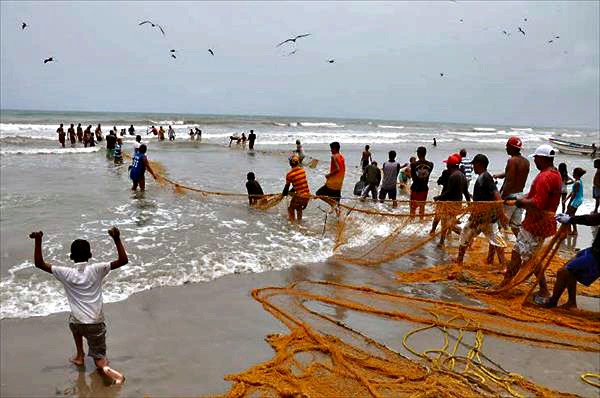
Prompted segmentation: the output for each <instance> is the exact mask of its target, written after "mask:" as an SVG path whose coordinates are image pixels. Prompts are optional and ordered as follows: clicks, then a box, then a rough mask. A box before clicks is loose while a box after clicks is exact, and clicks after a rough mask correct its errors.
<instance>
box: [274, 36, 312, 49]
mask: <svg viewBox="0 0 600 398" xmlns="http://www.w3.org/2000/svg"><path fill="white" fill-rule="evenodd" d="M307 36H310V33H306V34H303V35H298V36H296V37H294V38H292V39H287V40H284V41H282V42H281V43H279V44H278V45H277V46H275V47H279V46H281V45H282V44H285V43H289V42H294V43H296V40H298V39H301V38H303V37H307Z"/></svg>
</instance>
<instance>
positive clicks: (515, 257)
mask: <svg viewBox="0 0 600 398" xmlns="http://www.w3.org/2000/svg"><path fill="white" fill-rule="evenodd" d="M554 154H555V151H554V148H552V146H550V145H548V144H543V145H540V146H539V147H538V148H537V149H536V150H535V153H534V154H533V155H532V156H533V160H534V162H535V166H536V167H537V169H538V170H539V171H540V173H539V174H538V175H537V176H536V177H535V179H534V180H533V183H532V184H531V189H530V190H529V193H528V194H527V195H526V196H524V197H518V198H517V200H516V202H515V205H516V206H517V207H518V208H523V209H525V210H526V214H525V220H524V221H523V225H522V226H521V229H520V231H519V234H518V236H517V241H516V243H515V245H514V247H513V251H512V255H511V259H510V263H509V265H508V268H507V270H506V273H505V274H504V279H503V280H502V282H501V283H500V287H502V286H505V285H506V284H508V283H509V282H510V280H511V279H512V278H513V277H514V276H515V275H516V274H517V273H518V272H519V269H520V268H521V265H522V264H523V263H526V262H528V261H529V260H531V259H532V258H533V257H534V256H535V255H536V254H537V253H538V252H539V249H540V248H541V247H542V245H543V243H544V240H545V239H546V238H547V237H550V236H552V235H554V234H555V233H556V221H555V220H554V214H555V213H556V209H557V208H558V205H559V203H560V195H561V192H562V178H561V177H560V173H559V172H558V170H557V169H556V167H554ZM539 284H540V290H539V292H538V294H536V296H535V300H536V302H543V298H544V297H548V296H550V292H549V291H548V286H547V284H546V278H545V277H544V275H541V276H540V280H539Z"/></svg>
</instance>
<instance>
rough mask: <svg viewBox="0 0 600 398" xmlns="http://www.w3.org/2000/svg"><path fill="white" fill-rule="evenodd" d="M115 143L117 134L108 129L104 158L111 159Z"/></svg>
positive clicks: (113, 154)
mask: <svg viewBox="0 0 600 398" xmlns="http://www.w3.org/2000/svg"><path fill="white" fill-rule="evenodd" d="M116 144H117V136H116V135H115V132H114V131H112V130H110V133H109V134H108V135H107V136H106V158H107V159H112V158H113V157H114V156H115V145H116Z"/></svg>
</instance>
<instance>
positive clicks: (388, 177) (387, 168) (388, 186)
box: [365, 151, 406, 207]
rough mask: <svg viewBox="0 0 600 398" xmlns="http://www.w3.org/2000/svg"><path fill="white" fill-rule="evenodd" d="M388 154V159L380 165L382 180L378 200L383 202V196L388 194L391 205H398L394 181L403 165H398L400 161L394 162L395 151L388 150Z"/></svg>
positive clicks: (396, 179)
mask: <svg viewBox="0 0 600 398" xmlns="http://www.w3.org/2000/svg"><path fill="white" fill-rule="evenodd" d="M388 155H389V159H388V161H387V162H384V163H383V167H382V169H383V181H382V182H381V189H380V190H379V201H380V202H381V203H383V202H384V201H385V197H386V196H388V197H389V198H390V199H391V200H392V207H398V202H397V201H396V195H397V194H398V188H397V187H396V182H397V181H398V174H399V173H400V169H401V168H402V167H404V166H400V163H398V162H396V151H390V152H389V154H388ZM405 166H406V165H405ZM365 169H366V168H365Z"/></svg>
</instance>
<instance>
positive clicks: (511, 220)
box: [503, 205, 523, 228]
mask: <svg viewBox="0 0 600 398" xmlns="http://www.w3.org/2000/svg"><path fill="white" fill-rule="evenodd" d="M503 207H504V214H506V218H507V219H508V224H509V225H510V227H511V228H521V220H523V209H520V208H518V207H517V206H514V205H513V206H509V205H504V206H503Z"/></svg>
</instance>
